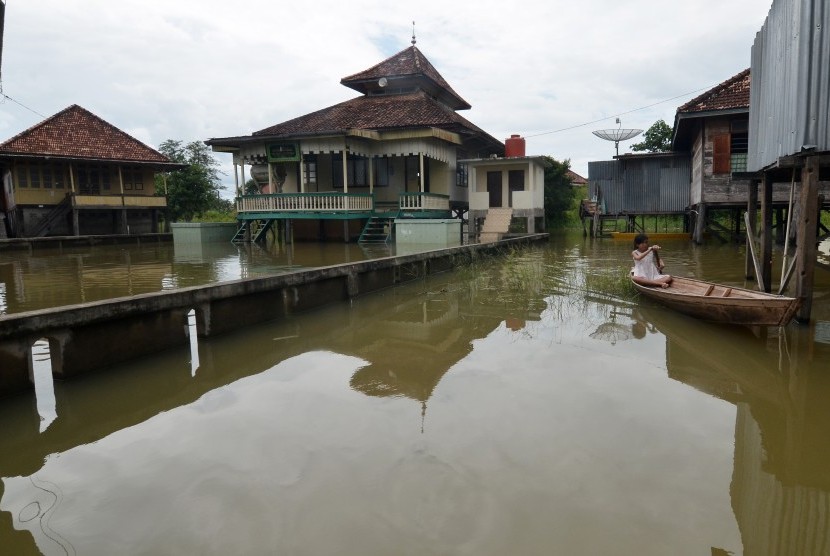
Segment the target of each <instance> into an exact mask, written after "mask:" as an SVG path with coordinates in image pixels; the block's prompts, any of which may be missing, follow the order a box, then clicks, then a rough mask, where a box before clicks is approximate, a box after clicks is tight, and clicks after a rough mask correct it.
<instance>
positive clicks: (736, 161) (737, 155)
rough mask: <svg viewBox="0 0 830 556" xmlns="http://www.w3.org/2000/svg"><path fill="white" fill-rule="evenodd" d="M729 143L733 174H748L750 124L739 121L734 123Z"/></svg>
mask: <svg viewBox="0 0 830 556" xmlns="http://www.w3.org/2000/svg"><path fill="white" fill-rule="evenodd" d="M730 128H731V131H732V134H731V137H730V142H729V147H730V148H729V150H730V160H729V161H730V166H731V170H732V171H733V172H746V157H747V153H748V152H749V133H748V131H749V129H748V128H749V122H747V121H746V120H738V121H734V122H732V124H731V126H730Z"/></svg>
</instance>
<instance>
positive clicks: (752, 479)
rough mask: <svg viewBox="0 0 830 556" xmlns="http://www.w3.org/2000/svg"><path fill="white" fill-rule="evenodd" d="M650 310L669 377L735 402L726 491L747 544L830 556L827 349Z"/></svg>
mask: <svg viewBox="0 0 830 556" xmlns="http://www.w3.org/2000/svg"><path fill="white" fill-rule="evenodd" d="M647 318H648V320H649V321H650V322H651V323H653V324H654V325H655V326H656V327H657V328H658V329H659V330H660V331H661V332H663V333H664V334H665V335H666V366H667V368H668V372H669V376H670V377H671V378H674V379H676V380H679V381H681V382H683V383H686V384H689V385H690V386H693V387H694V388H696V389H698V390H701V391H702V392H705V393H707V394H710V395H712V396H715V397H717V398H720V399H722V400H726V401H728V402H730V403H733V404H735V406H736V407H737V417H736V423H735V459H734V469H733V473H732V484H731V487H730V495H731V499H732V509H733V511H734V513H735V518H736V520H737V523H738V527H739V529H740V531H741V537H742V541H743V545H744V552H745V553H746V554H818V553H821V554H827V553H828V551H830V467H828V465H827V462H828V460H830V440H828V439H830V405H828V404H827V401H826V400H827V396H828V394H830V375H828V374H827V369H826V366H827V363H826V362H827V360H828V357H830V349H828V347H827V346H826V345H822V344H820V343H817V342H813V340H812V339H811V338H807V337H806V336H807V335H808V334H809V333H810V332H809V330H805V329H800V328H796V329H791V330H784V329H781V334H784V336H783V337H780V338H775V339H772V340H769V341H764V340H763V339H758V338H756V337H754V336H753V335H752V334H751V333H750V332H749V330H748V329H741V328H738V329H735V328H725V327H720V326H715V325H710V324H704V323H700V322H697V321H694V320H692V319H687V318H684V317H682V316H678V315H673V314H661V313H649V315H648V317H647ZM778 342H780V344H779V343H778ZM701 346H707V347H706V349H705V350H704V349H701ZM776 348H779V349H780V353H778V352H777V351H778V350H777V349H776Z"/></svg>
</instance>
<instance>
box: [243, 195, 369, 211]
mask: <svg viewBox="0 0 830 556" xmlns="http://www.w3.org/2000/svg"><path fill="white" fill-rule="evenodd" d="M373 209H374V196H373V195H371V194H369V193H272V194H270V195H243V196H242V197H239V198H237V200H236V210H237V212H240V213H243V212H372V210H373Z"/></svg>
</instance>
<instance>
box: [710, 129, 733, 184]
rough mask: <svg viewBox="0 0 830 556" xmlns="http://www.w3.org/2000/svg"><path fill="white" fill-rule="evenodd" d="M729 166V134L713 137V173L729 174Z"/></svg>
mask: <svg viewBox="0 0 830 556" xmlns="http://www.w3.org/2000/svg"><path fill="white" fill-rule="evenodd" d="M729 169H730V164H729V134H728V133H724V134H723V135H715V136H714V137H712V173H713V174H728V173H729Z"/></svg>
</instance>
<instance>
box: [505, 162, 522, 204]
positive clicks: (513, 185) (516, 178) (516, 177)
mask: <svg viewBox="0 0 830 556" xmlns="http://www.w3.org/2000/svg"><path fill="white" fill-rule="evenodd" d="M524 189H525V171H524V170H509V171H508V172H507V190H508V195H509V196H510V198H509V199H508V205H509V206H511V207H512V206H513V192H514V191H524Z"/></svg>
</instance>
